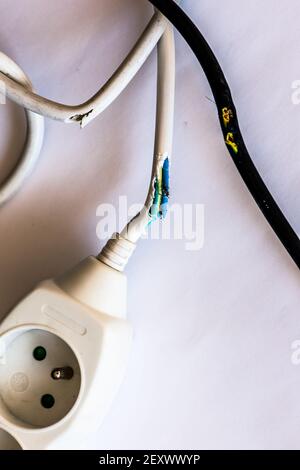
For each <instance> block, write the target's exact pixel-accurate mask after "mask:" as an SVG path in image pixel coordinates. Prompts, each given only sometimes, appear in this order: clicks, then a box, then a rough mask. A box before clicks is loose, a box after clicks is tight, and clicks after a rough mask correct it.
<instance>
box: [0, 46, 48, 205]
mask: <svg viewBox="0 0 300 470" xmlns="http://www.w3.org/2000/svg"><path fill="white" fill-rule="evenodd" d="M0 70H2V71H3V73H5V74H6V75H7V76H9V77H11V80H16V82H15V83H19V84H20V86H21V87H22V88H23V89H24V90H32V85H31V83H30V81H29V79H28V77H27V76H26V75H25V73H24V72H23V71H22V69H21V68H20V67H19V66H18V65H17V64H16V63H15V62H14V61H13V60H11V59H10V58H9V57H7V56H6V55H5V54H3V53H2V52H0ZM25 114H26V120H27V136H26V141H25V144H24V148H23V151H22V155H21V157H20V159H19V161H18V164H17V165H16V167H15V168H14V170H13V171H12V172H11V174H10V175H9V176H8V177H7V179H6V180H5V181H4V182H3V183H2V185H0V186H1V187H0V206H1V205H3V204H4V203H6V202H7V201H8V200H9V199H11V198H12V197H13V196H14V195H15V194H16V193H17V192H18V191H19V189H20V188H21V186H22V185H23V184H24V182H25V180H26V179H27V178H28V177H29V176H30V175H31V173H32V171H33V169H34V167H35V165H36V162H37V160H38V158H39V155H40V152H41V148H42V145H43V138H44V118H43V117H42V116H39V115H37V114H35V113H33V112H31V111H28V110H25Z"/></svg>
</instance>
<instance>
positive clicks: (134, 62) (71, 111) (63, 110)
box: [0, 12, 168, 127]
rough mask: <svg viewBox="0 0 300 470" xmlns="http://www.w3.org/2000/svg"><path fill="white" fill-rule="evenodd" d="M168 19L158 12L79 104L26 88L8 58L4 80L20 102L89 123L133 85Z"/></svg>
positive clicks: (1, 77) (67, 119) (47, 113)
mask: <svg viewBox="0 0 300 470" xmlns="http://www.w3.org/2000/svg"><path fill="white" fill-rule="evenodd" d="M167 23H168V22H167V20H166V19H165V17H164V16H163V15H162V14H161V13H159V12H156V13H155V14H154V15H153V17H152V19H151V21H150V22H149V24H148V25H147V27H146V29H145V30H144V32H143V33H142V35H141V37H140V38H139V40H138V42H137V43H136V44H135V46H134V47H133V49H132V50H131V51H130V53H129V54H128V56H127V57H126V59H125V60H124V61H123V62H122V64H121V65H120V66H119V68H118V69H117V70H116V71H115V73H114V74H113V75H112V77H111V78H110V79H109V80H108V82H107V83H106V84H105V85H104V86H103V87H102V88H101V89H100V90H99V91H98V92H97V93H96V94H95V95H94V96H93V97H91V98H90V99H89V100H88V101H86V102H84V103H82V104H79V105H74V106H72V105H66V104H62V103H57V102H55V101H52V100H49V99H47V98H44V97H42V96H40V95H38V94H36V93H34V92H33V91H32V89H29V88H25V87H24V86H23V85H22V84H21V83H18V82H16V81H14V80H13V79H12V77H10V75H9V74H7V73H5V60H4V59H3V61H2V62H1V65H2V66H1V67H0V69H1V72H0V80H1V81H2V82H3V83H4V86H5V89H6V95H7V96H8V97H9V98H10V99H11V100H13V101H15V102H16V103H18V104H19V105H21V106H23V107H24V108H26V109H29V110H30V111H33V112H35V113H37V114H41V115H42V116H45V117H49V118H52V119H55V120H58V121H63V122H66V123H78V122H79V123H80V125H81V126H82V127H84V126H86V125H87V124H88V123H89V122H91V121H92V120H93V119H95V117H97V116H98V115H99V114H101V113H102V112H103V111H104V110H105V109H106V108H108V107H109V105H110V104H111V103H112V102H113V101H114V100H115V99H116V98H117V97H118V96H119V95H120V94H121V93H122V91H123V90H124V89H125V88H126V87H127V85H129V83H130V82H131V81H132V79H133V78H134V77H135V75H136V74H137V73H138V71H139V70H140V68H141V67H142V66H143V65H144V63H145V62H146V60H147V58H148V57H149V55H150V54H151V52H152V51H153V49H154V48H155V46H156V44H157V43H158V41H159V40H160V38H161V36H162V35H163V33H164V31H165V28H166V25H167Z"/></svg>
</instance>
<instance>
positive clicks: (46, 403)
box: [41, 393, 55, 410]
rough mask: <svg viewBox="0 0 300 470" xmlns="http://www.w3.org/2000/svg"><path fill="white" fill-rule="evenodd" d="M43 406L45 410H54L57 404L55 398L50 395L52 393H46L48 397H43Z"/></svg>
mask: <svg viewBox="0 0 300 470" xmlns="http://www.w3.org/2000/svg"><path fill="white" fill-rule="evenodd" d="M41 404H42V407H43V408H46V409H47V410H50V408H53V406H54V404H55V398H54V396H53V395H50V393H46V395H43V396H42V398H41Z"/></svg>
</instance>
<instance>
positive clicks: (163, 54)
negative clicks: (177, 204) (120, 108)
mask: <svg viewBox="0 0 300 470" xmlns="http://www.w3.org/2000/svg"><path fill="white" fill-rule="evenodd" d="M174 97H175V43H174V32H173V27H172V26H171V25H170V24H168V25H167V27H166V31H165V33H164V35H163V36H162V39H161V40H160V42H159V44H158V79H157V111H156V135H155V147H154V159H153V172H152V177H151V183H150V188H149V192H148V195H147V199H146V203H145V206H144V208H143V209H142V211H141V212H140V213H138V214H137V215H136V217H134V218H133V219H132V220H131V221H130V222H129V223H128V224H127V226H126V227H125V228H124V230H123V231H122V232H121V234H115V235H114V236H113V237H112V238H111V239H110V240H109V241H108V243H107V244H106V246H105V247H104V248H103V250H102V252H101V253H100V255H99V259H100V260H101V261H102V262H104V263H105V264H107V265H108V266H110V267H112V268H114V269H117V270H118V271H123V270H124V268H125V266H126V264H127V263H128V261H129V259H130V257H131V255H132V254H133V252H134V250H135V247H136V243H137V241H138V240H139V238H140V237H141V236H142V235H143V234H144V233H145V231H146V229H147V227H148V226H149V225H150V224H151V222H152V221H154V220H157V219H159V218H164V217H165V216H166V213H167V209H168V203H169V191H170V183H169V168H170V163H171V153H172V142H173V124H174Z"/></svg>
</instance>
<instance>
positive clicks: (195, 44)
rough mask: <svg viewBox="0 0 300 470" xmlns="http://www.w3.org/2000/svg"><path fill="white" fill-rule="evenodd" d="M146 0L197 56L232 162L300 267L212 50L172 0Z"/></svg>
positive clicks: (294, 240)
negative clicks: (240, 125) (215, 106)
mask: <svg viewBox="0 0 300 470" xmlns="http://www.w3.org/2000/svg"><path fill="white" fill-rule="evenodd" d="M149 1H150V2H151V3H152V4H153V5H154V6H155V7H156V8H157V9H159V10H160V11H161V13H163V15H165V16H166V17H167V18H168V19H169V21H170V22H171V23H173V25H174V26H175V27H176V29H177V30H178V31H179V32H180V33H181V35H182V36H183V37H184V39H185V40H186V41H187V43H188V44H189V45H190V47H191V49H192V50H193V52H194V53H195V55H196V57H197V58H198V61H199V63H200V65H201V66H202V68H203V70H204V73H205V74H206V77H207V79H208V81H209V84H210V86H211V89H212V92H213V95H214V98H215V102H216V105H217V108H218V115H219V119H220V123H221V129H222V132H223V136H224V141H225V143H226V146H227V149H228V151H229V153H230V155H231V157H232V159H233V162H234V164H235V165H236V167H237V169H238V171H239V173H240V175H241V177H242V178H243V180H244V182H245V184H246V186H247V188H248V189H249V191H250V193H251V194H252V196H253V198H254V199H255V201H256V203H257V205H258V206H259V208H260V209H261V211H262V212H263V214H264V216H265V218H266V219H267V221H268V222H269V224H270V226H271V227H272V229H273V230H274V232H275V233H276V235H277V236H278V238H279V240H280V241H281V242H282V244H283V245H284V246H285V248H286V250H287V251H288V253H289V254H290V256H291V257H292V259H293V260H294V262H295V263H296V265H297V266H298V268H299V269H300V241H299V237H298V235H297V234H296V233H295V231H294V230H293V228H292V226H291V225H290V223H289V222H288V220H287V219H286V217H285V216H284V214H283V213H282V211H281V209H280V208H279V206H278V205H277V203H276V201H275V200H274V198H273V196H272V195H271V193H270V191H269V190H268V188H267V186H266V185H265V183H264V181H263V179H262V178H261V176H260V174H259V172H258V171H257V169H256V167H255V165H254V163H253V161H252V159H251V157H250V155H249V152H248V150H247V147H246V145H245V142H244V139H243V136H242V134H241V131H240V127H239V122H238V117H237V112H236V108H235V105H234V102H233V99H232V95H231V91H230V88H229V85H228V83H227V80H226V78H225V75H224V73H223V71H222V69H221V66H220V64H219V63H218V60H217V58H216V57H215V55H214V53H213V51H212V49H211V48H210V46H209V44H208V43H207V41H206V40H205V38H204V37H203V35H202V34H201V32H200V31H199V29H198V28H197V27H196V25H195V24H194V23H193V22H192V21H191V19H190V18H189V17H188V16H187V14H186V13H185V12H184V11H183V10H182V9H181V8H180V7H179V6H178V5H177V4H176V3H175V2H174V1H173V0H149Z"/></svg>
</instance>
